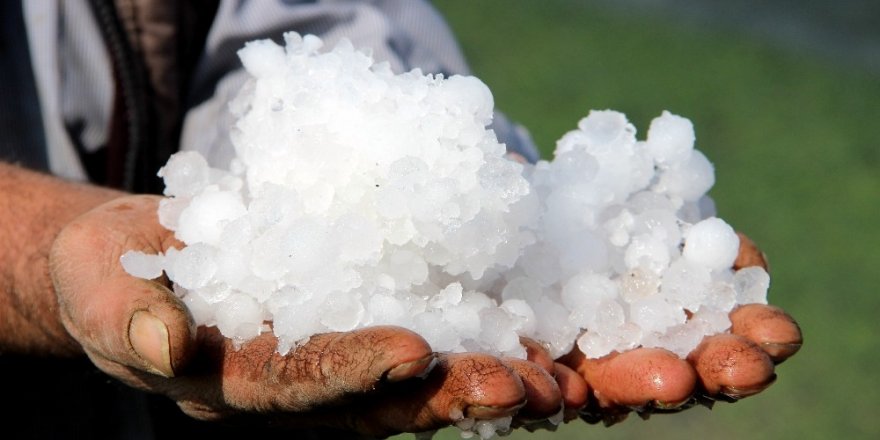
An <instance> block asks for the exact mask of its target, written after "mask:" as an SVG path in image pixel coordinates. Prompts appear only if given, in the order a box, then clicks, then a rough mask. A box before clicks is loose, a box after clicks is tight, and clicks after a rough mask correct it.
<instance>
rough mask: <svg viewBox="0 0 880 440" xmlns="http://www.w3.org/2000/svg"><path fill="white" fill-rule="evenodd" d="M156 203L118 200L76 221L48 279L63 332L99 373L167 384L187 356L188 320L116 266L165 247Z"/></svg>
mask: <svg viewBox="0 0 880 440" xmlns="http://www.w3.org/2000/svg"><path fill="white" fill-rule="evenodd" d="M158 200H159V198H157V197H150V196H133V197H124V198H119V199H116V200H113V201H110V202H108V203H106V204H104V205H101V206H100V207H98V208H95V209H93V210H92V211H90V212H88V213H86V214H84V215H83V216H81V217H79V218H77V219H76V220H74V221H73V222H72V223H71V224H69V225H68V226H67V227H66V228H65V229H64V230H63V231H62V232H61V233H60V234H59V236H58V238H57V239H56V240H55V243H54V244H53V246H52V250H51V253H50V271H51V275H52V280H53V283H54V284H55V290H56V293H57V295H58V300H59V306H60V308H61V318H62V322H63V323H64V325H65V328H66V329H67V330H68V331H69V332H70V333H71V335H72V336H73V337H74V338H75V339H77V341H78V342H80V344H82V345H83V348H84V350H85V351H86V353H87V354H89V356H90V357H92V358H93V360H96V363H97V364H99V366H102V365H104V366H106V365H107V364H108V363H110V364H120V365H125V366H129V367H134V368H137V369H140V370H144V371H149V372H151V373H153V374H157V375H161V376H166V377H170V376H173V375H174V374H175V372H176V371H178V370H179V369H181V368H183V366H184V365H185V364H186V363H187V360H188V359H189V358H190V356H191V355H192V352H193V347H194V341H195V328H194V325H193V321H192V318H191V316H190V314H189V313H188V312H187V310H186V308H185V307H184V306H183V304H181V302H180V301H179V300H178V298H177V297H176V296H175V295H174V294H173V293H171V292H170V291H169V290H168V289H167V288H165V287H164V286H163V285H161V284H159V283H157V282H153V281H147V280H142V279H137V278H134V277H132V276H130V275H129V274H127V273H126V272H125V271H124V270H123V269H122V266H121V264H120V263H119V257H120V256H121V255H122V254H123V253H124V252H126V251H128V250H132V249H134V250H142V251H147V252H153V253H155V252H158V251H162V250H165V249H166V248H167V246H168V243H169V242H171V241H173V237H172V235H171V233H170V232H169V231H167V230H165V229H164V228H162V226H160V225H159V223H158V218H157V215H156V209H157V205H158Z"/></svg>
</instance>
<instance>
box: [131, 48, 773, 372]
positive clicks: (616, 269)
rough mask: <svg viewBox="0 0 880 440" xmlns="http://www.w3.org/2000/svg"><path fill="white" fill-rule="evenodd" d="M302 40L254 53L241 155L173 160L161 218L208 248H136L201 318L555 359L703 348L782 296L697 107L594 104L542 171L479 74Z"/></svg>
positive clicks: (303, 336) (299, 335) (242, 337)
mask: <svg viewBox="0 0 880 440" xmlns="http://www.w3.org/2000/svg"><path fill="white" fill-rule="evenodd" d="M285 43H286V46H285V47H281V46H279V45H277V44H275V43H273V42H271V41H268V40H267V41H257V42H252V43H248V44H247V45H246V47H245V48H244V49H242V50H241V51H240V57H241V59H242V63H243V65H244V67H245V69H246V70H247V71H248V73H249V74H250V75H251V77H252V78H251V80H250V81H249V82H248V84H247V85H245V86H244V88H243V89H242V91H241V93H240V94H239V96H238V97H237V98H236V99H235V100H234V101H233V102H232V103H231V105H230V108H231V111H232V113H233V114H234V115H235V117H236V118H237V121H236V123H235V126H234V130H233V132H232V139H231V140H232V143H233V145H234V147H235V153H236V156H235V158H234V159H233V161H232V163H231V164H230V166H229V169H215V168H210V167H209V166H208V163H207V161H205V159H204V158H203V157H201V156H200V155H199V154H198V153H194V152H182V153H178V154H176V155H175V156H173V157H172V158H171V159H170V160H169V162H168V163H167V164H166V165H165V167H163V168H162V169H161V170H160V171H159V175H160V176H162V177H163V178H164V180H165V184H166V190H165V194H166V195H167V196H169V198H168V199H165V200H163V201H162V203H161V204H160V208H159V221H160V223H161V224H162V225H163V226H165V227H167V228H169V229H171V230H173V231H175V235H176V236H177V238H178V239H180V240H181V241H182V242H184V243H185V244H186V247H185V248H184V249H182V250H176V249H172V250H169V251H168V252H167V253H166V254H165V255H158V256H148V255H144V254H141V253H137V252H130V253H128V254H126V255H124V256H123V259H122V264H123V266H124V267H125V269H126V270H127V271H129V273H131V274H133V275H136V276H140V277H143V278H156V277H158V276H159V275H160V274H161V272H162V271H163V270H164V272H165V273H166V274H167V275H168V277H169V279H170V280H172V281H173V282H174V284H175V292H176V293H177V294H178V295H180V296H181V297H182V299H183V301H184V303H185V304H187V306H188V307H190V309H191V311H192V313H193V316H194V317H195V319H196V322H197V323H198V324H200V325H214V326H217V327H218V329H219V330H220V331H221V332H222V333H223V334H224V335H226V336H227V337H230V338H232V339H233V340H235V341H236V342H238V343H242V342H245V341H247V340H248V339H250V338H253V337H255V336H256V335H258V334H260V333H261V332H265V331H272V332H274V334H275V335H276V336H277V337H278V339H279V351H280V352H282V353H284V352H286V351H288V350H289V349H291V348H293V347H295V346H296V345H297V344H299V343H302V342H303V341H306V340H307V339H308V338H309V336H311V335H313V334H316V333H320V332H328V331H348V330H352V329H355V328H360V327H364V326H369V325H379V324H390V325H398V326H402V327H406V328H409V329H412V330H414V331H416V332H418V333H420V334H422V335H423V336H424V337H425V338H426V339H427V340H428V342H429V343H430V344H431V346H432V347H433V348H434V349H435V350H438V351H452V352H461V351H486V352H491V353H496V354H504V355H511V356H519V357H524V356H525V351H524V350H523V349H522V348H521V347H520V346H519V344H518V338H519V337H520V336H527V337H531V338H534V339H537V340H539V341H542V342H544V343H545V345H546V347H547V348H548V349H549V350H550V352H551V355H553V356H554V357H556V356H561V355H563V354H565V353H567V352H568V351H570V350H571V349H572V347H573V346H574V345H575V344H577V345H578V347H579V348H580V349H581V350H582V351H583V352H584V353H585V354H586V355H587V356H589V357H601V356H604V355H606V354H608V353H611V352H613V351H622V350H628V349H632V348H634V347H638V346H648V347H664V348H667V349H670V350H672V351H674V352H676V353H677V354H679V355H681V356H686V355H687V353H688V352H689V351H690V350H692V349H693V348H694V347H695V346H696V344H697V343H699V341H700V339H701V338H702V337H703V336H704V335H707V334H713V333H717V332H722V331H725V330H726V329H727V327H728V326H729V325H730V323H729V320H727V318H726V316H727V313H728V312H729V311H730V310H731V309H732V308H733V307H735V306H736V304H743V303H748V302H765V301H766V299H765V298H766V291H767V287H768V285H769V277H768V276H767V274H766V272H764V271H763V269H760V268H749V269H743V270H741V271H739V272H737V273H735V274H734V273H733V271H732V269H731V268H730V266H731V265H732V262H733V259H734V258H735V257H736V249H737V247H738V239H737V236H736V234H735V233H734V232H733V229H732V228H731V227H730V226H729V225H727V224H726V223H725V222H724V221H723V220H721V219H719V218H717V217H714V215H715V212H714V204H713V203H712V201H711V199H709V198H708V197H707V196H706V192H707V191H708V190H709V188H710V187H711V186H712V184H713V183H714V171H713V168H712V165H711V163H709V161H708V160H707V159H706V157H705V156H704V155H703V154H702V153H700V152H699V151H698V150H696V149H694V143H695V136H694V130H693V126H692V124H691V122H690V121H688V120H687V119H685V118H682V117H680V116H677V115H673V114H671V113H669V112H663V114H662V115H661V116H660V117H658V118H656V119H655V120H654V121H653V122H652V123H651V127H650V129H649V130H648V136H647V139H646V140H637V139H636V129H635V127H634V126H633V125H632V124H631V123H630V122H629V121H628V120H627V118H626V116H625V115H623V114H622V113H619V112H615V111H611V110H603V111H592V112H590V114H589V115H588V116H587V117H585V118H583V119H581V121H580V122H579V123H578V125H577V129H575V130H573V131H571V132H569V133H566V134H565V135H564V136H562V138H561V139H560V140H559V142H558V143H557V148H556V152H555V158H554V160H553V161H550V162H545V161H541V162H539V163H537V164H535V165H526V166H523V165H520V164H517V163H514V162H511V161H508V160H506V159H505V158H504V154H505V148H504V146H503V145H501V144H499V143H498V141H497V139H496V137H495V135H494V133H493V132H492V131H491V130H489V129H488V128H487V126H488V124H489V123H490V122H491V117H492V107H493V102H492V95H491V93H490V92H489V90H488V88H486V86H485V85H484V84H483V83H482V82H480V81H479V80H478V79H476V78H473V77H463V76H453V77H450V78H444V77H442V76H439V75H437V76H434V75H424V74H422V73H421V72H420V71H418V70H414V71H411V72H407V73H404V74H399V75H396V74H394V73H392V72H391V71H390V70H389V68H388V67H387V65H386V64H375V63H374V62H373V60H372V59H371V58H370V57H369V56H368V55H366V54H364V53H362V52H359V51H356V50H355V49H354V48H352V47H351V45H350V44H349V43H345V42H343V43H341V44H340V45H338V46H337V47H335V48H333V49H332V50H329V51H323V52H322V51H321V46H322V42H321V41H320V39H318V38H316V37H314V36H305V37H300V36H299V35H298V34H295V33H289V34H286V35H285ZM688 317H690V319H688ZM268 322H271V326H268V325H266V323H268Z"/></svg>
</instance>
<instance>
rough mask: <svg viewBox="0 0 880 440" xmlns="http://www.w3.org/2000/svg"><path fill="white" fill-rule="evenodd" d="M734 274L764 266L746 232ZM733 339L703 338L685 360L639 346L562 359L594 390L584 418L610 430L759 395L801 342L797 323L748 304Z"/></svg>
mask: <svg viewBox="0 0 880 440" xmlns="http://www.w3.org/2000/svg"><path fill="white" fill-rule="evenodd" d="M739 235H740V252H739V255H738V257H737V259H736V262H735V263H734V269H737V270H738V269H741V268H743V267H749V266H761V267H763V268H764V269H767V262H766V258H765V257H764V254H763V253H761V251H760V250H759V249H758V247H757V246H755V244H754V243H753V242H752V241H751V240H750V239H749V238H748V237H746V236H745V235H743V234H739ZM730 320H731V322H732V327H731V334H720V335H714V336H709V337H707V338H705V339H704V340H703V341H702V343H701V344H700V345H699V346H698V347H697V348H696V349H695V350H694V351H692V352H691V353H690V355H689V356H688V358H687V359H686V360H684V359H680V358H679V357H678V356H676V355H675V354H673V353H671V352H669V351H666V350H662V349H654V348H637V349H634V350H630V351H627V352H625V353H620V354H617V353H614V354H611V355H608V356H605V357H602V358H599V359H588V358H587V357H586V356H584V354H583V353H581V351H580V350H578V349H577V347H575V349H574V350H573V351H572V352H571V353H570V354H568V355H566V356H564V357H563V358H561V359H559V362H561V363H563V364H565V365H567V366H569V367H571V368H572V369H574V370H576V371H577V372H578V373H579V374H580V375H581V376H582V377H583V378H584V380H585V381H586V382H587V383H588V386H589V387H590V396H591V401H590V402H589V404H588V405H587V407H585V408H584V409H583V410H581V412H580V414H581V417H582V418H583V419H584V420H585V421H587V422H588V423H598V422H599V421H602V422H604V423H605V424H606V425H612V424H614V423H617V422H619V421H622V420H623V419H624V418H626V416H627V415H628V414H629V413H630V412H632V411H636V412H637V413H639V415H640V416H642V417H644V418H647V417H648V416H649V415H650V414H651V413H657V412H677V411H681V410H684V409H687V408H690V407H691V406H693V405H694V404H697V403H700V404H703V405H707V406H711V405H712V404H713V403H714V402H715V401H716V400H725V401H731V402H732V401H736V400H738V399H741V398H744V397H748V396H751V395H753V394H757V393H759V392H761V391H763V390H764V389H766V388H767V387H768V386H770V385H771V384H772V383H773V381H774V380H775V379H776V375H775V374H774V365H775V364H778V363H780V362H782V361H784V360H785V359H787V358H788V357H789V356H792V355H794V354H795V353H796V352H797V351H798V350H799V349H800V347H801V344H802V342H803V339H802V336H801V332H800V328H799V327H798V325H797V323H796V322H795V321H794V319H792V318H791V317H790V316H789V315H788V314H786V313H785V311H783V310H782V309H780V308H778V307H774V306H770V305H762V304H749V305H744V306H740V307H738V308H736V309H734V310H733V311H732V312H731V313H730Z"/></svg>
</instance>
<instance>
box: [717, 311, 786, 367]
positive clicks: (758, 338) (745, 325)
mask: <svg viewBox="0 0 880 440" xmlns="http://www.w3.org/2000/svg"><path fill="white" fill-rule="evenodd" d="M730 322H731V323H732V326H731V332H732V333H733V334H735V335H740V336H743V337H745V338H746V339H749V340H750V341H752V342H754V343H756V344H758V346H759V347H761V348H762V349H763V350H764V351H765V352H766V353H767V354H768V355H770V359H772V360H773V362H774V363H777V364H778V363H781V362H782V361H784V360H786V359H788V358H789V357H791V356H792V355H794V354H795V353H797V352H798V350H800V348H801V345H802V344H803V336H802V335H801V329H800V327H799V326H798V325H797V322H795V320H794V319H793V318H792V317H791V316H789V315H788V314H787V313H785V311H784V310H782V309H780V308H779V307H775V306H771V305H765V304H747V305H744V306H741V307H737V308H736V309H734V310H733V312H731V313H730Z"/></svg>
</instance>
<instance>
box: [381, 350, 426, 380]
mask: <svg viewBox="0 0 880 440" xmlns="http://www.w3.org/2000/svg"><path fill="white" fill-rule="evenodd" d="M436 365H437V356H436V355H435V354H434V353H431V354H429V355H428V356H425V357H423V358H421V359H416V360H414V361H411V362H406V363H403V364H400V365H398V366H396V367H394V368H392V369H390V370H388V372H387V373H385V380H387V381H388V382H391V383H394V382H400V381H402V380H406V379H411V378H413V377H420V378H422V379H424V378H425V377H427V376H428V373H430V372H431V370H432V369H434V366H436Z"/></svg>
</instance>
